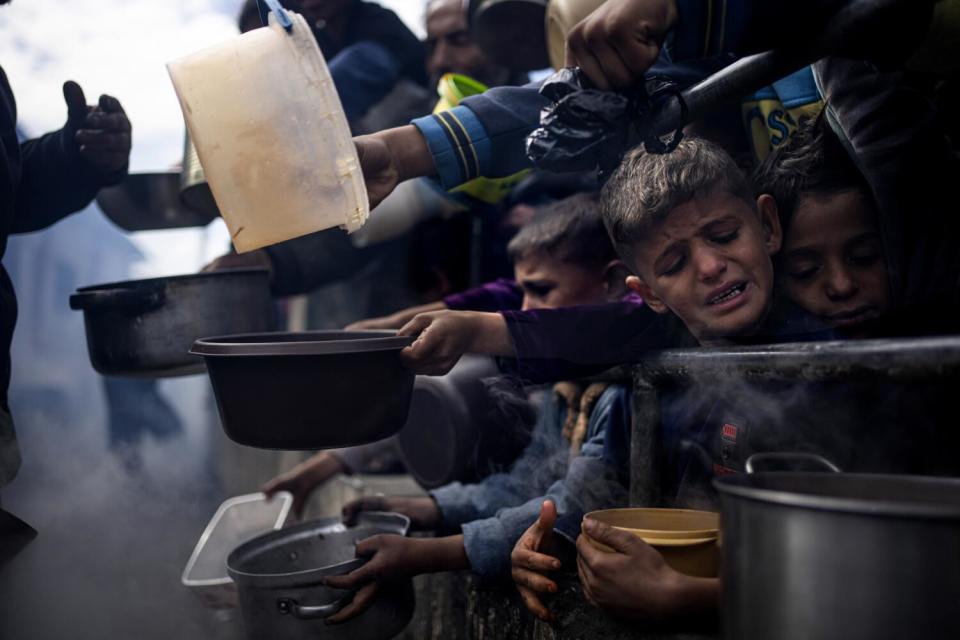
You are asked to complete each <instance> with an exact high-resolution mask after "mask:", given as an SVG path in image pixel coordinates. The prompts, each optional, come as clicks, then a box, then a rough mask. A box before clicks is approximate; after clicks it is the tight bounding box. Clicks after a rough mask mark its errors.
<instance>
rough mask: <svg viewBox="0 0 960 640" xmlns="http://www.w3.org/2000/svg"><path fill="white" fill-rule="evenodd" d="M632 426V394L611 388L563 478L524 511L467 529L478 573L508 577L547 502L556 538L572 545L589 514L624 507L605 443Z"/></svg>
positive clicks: (623, 491)
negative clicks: (516, 551) (516, 549)
mask: <svg viewBox="0 0 960 640" xmlns="http://www.w3.org/2000/svg"><path fill="white" fill-rule="evenodd" d="M629 421H630V394H629V390H628V389H627V387H625V386H622V385H616V386H611V387H610V388H608V389H607V390H606V391H605V392H604V393H603V395H602V396H601V397H600V399H599V400H598V401H597V405H596V407H595V408H594V411H593V414H592V415H591V416H590V424H589V427H588V437H587V440H586V441H585V442H584V444H583V447H582V448H581V450H580V454H579V455H578V456H577V457H575V458H574V459H573V460H571V461H570V464H569V466H568V467H567V473H566V475H565V476H564V477H563V478H560V479H559V480H557V481H556V482H554V483H553V484H552V485H551V486H550V487H549V488H548V489H547V491H546V492H545V493H543V494H541V495H538V496H537V497H535V498H532V499H530V500H528V501H527V502H525V503H523V504H521V505H519V506H516V507H508V508H504V509H500V510H499V511H498V512H497V513H496V515H495V516H494V517H492V518H486V519H484V520H479V521H475V522H469V523H466V524H464V525H463V539H464V549H465V551H466V554H467V558H468V559H469V561H470V567H471V568H472V569H473V571H474V572H475V573H477V574H478V575H481V576H484V577H494V576H499V575H506V574H508V573H509V571H510V552H511V551H512V550H513V545H514V544H515V543H516V541H517V540H518V539H519V538H520V536H521V535H523V532H524V531H526V530H527V529H528V528H529V527H530V525H532V524H533V523H534V522H535V521H536V519H537V517H538V516H539V514H540V505H541V504H543V501H544V500H547V499H549V500H552V501H553V502H554V504H556V506H557V516H558V519H557V525H556V526H555V528H554V532H555V533H556V534H558V535H560V536H562V537H563V538H565V539H566V540H567V541H569V542H574V541H575V540H576V538H577V535H579V533H580V521H581V520H582V519H583V515H584V514H585V513H587V512H589V511H594V510H596V509H609V508H613V507H621V506H625V505H626V504H627V495H628V488H627V486H626V484H624V483H622V482H621V481H620V478H621V477H623V476H625V474H624V473H623V472H622V471H623V470H620V469H617V468H615V467H614V464H613V462H614V461H612V460H610V459H608V458H607V457H606V455H605V452H606V446H605V441H606V435H607V433H608V431H610V430H611V429H612V430H618V431H619V430H622V429H623V425H624V424H629ZM627 458H628V457H627V456H624V457H622V460H624V461H625V460H626V459H627Z"/></svg>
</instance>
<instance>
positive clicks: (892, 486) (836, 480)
mask: <svg viewBox="0 0 960 640" xmlns="http://www.w3.org/2000/svg"><path fill="white" fill-rule="evenodd" d="M713 485H714V486H715V487H716V488H717V490H718V491H719V492H720V493H721V494H725V495H727V496H734V497H737V498H744V499H747V500H755V501H759V502H765V503H769V504H777V505H783V506H789V507H799V508H806V509H820V510H827V511H840V512H848V513H860V514H865V515H872V516H887V517H908V518H932V519H948V520H960V478H938V477H931V476H907V475H883V474H859V473H816V472H814V473H798V472H785V471H769V472H762V473H754V474H750V475H746V474H741V475H733V476H724V477H722V478H715V479H714V481H713Z"/></svg>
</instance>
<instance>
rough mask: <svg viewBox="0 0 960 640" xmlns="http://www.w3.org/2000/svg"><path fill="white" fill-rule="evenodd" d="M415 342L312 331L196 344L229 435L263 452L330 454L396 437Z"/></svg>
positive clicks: (406, 403)
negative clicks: (407, 360)
mask: <svg viewBox="0 0 960 640" xmlns="http://www.w3.org/2000/svg"><path fill="white" fill-rule="evenodd" d="M412 342H413V338H412V337H397V336H396V335H395V334H394V333H393V332H391V331H312V332H303V333H259V334H246V335H234V336H219V337H212V338H203V339H200V340H197V341H196V342H195V343H194V345H193V349H192V350H191V351H190V353H193V354H195V355H201V356H203V357H204V359H205V360H206V364H207V371H208V373H209V375H210V381H211V383H212V384H213V392H214V395H215V396H216V399H217V406H218V408H219V410H220V421H221V425H222V426H223V430H224V431H225V432H226V434H227V436H229V437H230V439H231V440H234V441H235V442H238V443H240V444H244V445H247V446H251V447H258V448H261V449H303V450H312V449H328V448H333V447H347V446H352V445H358V444H366V443H368V442H374V441H376V440H381V439H383V438H387V437H390V436H392V435H393V434H395V433H396V432H397V431H399V430H400V428H401V427H402V426H403V424H404V422H405V421H406V419H407V412H408V411H409V408H410V396H411V393H412V391H413V379H414V375H413V372H412V371H410V370H409V369H406V368H404V367H403V366H402V365H401V363H400V357H399V354H400V350H401V349H403V348H404V347H406V346H409V345H410V344H412Z"/></svg>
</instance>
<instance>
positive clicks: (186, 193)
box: [180, 132, 220, 220]
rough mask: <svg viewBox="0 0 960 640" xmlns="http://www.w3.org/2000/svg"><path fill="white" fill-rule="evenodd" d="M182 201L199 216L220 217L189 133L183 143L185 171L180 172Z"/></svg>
mask: <svg viewBox="0 0 960 640" xmlns="http://www.w3.org/2000/svg"><path fill="white" fill-rule="evenodd" d="M180 201H181V202H182V203H183V204H184V205H185V206H186V207H187V208H188V209H190V210H192V211H193V212H195V213H196V214H197V215H202V216H204V217H207V218H209V219H211V220H213V219H214V218H216V217H217V216H219V215H220V209H219V208H218V207H217V202H216V200H214V199H213V192H212V191H211V190H210V185H209V183H207V175H206V174H205V173H204V172H203V166H202V165H201V164H200V156H198V155H197V148H196V147H195V146H194V144H193V141H192V140H191V139H190V134H189V132H188V133H187V134H186V136H185V138H184V141H183V170H182V171H181V172H180Z"/></svg>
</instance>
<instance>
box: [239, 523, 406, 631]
mask: <svg viewBox="0 0 960 640" xmlns="http://www.w3.org/2000/svg"><path fill="white" fill-rule="evenodd" d="M409 526H410V521H409V520H408V519H407V518H406V517H405V516H402V515H399V514H396V513H377V512H368V513H362V514H360V516H359V518H358V521H357V525H356V526H355V527H350V528H348V527H345V526H344V525H343V524H342V523H341V522H340V521H339V519H337V518H325V519H322V520H314V521H312V522H305V523H303V524H300V525H296V526H293V527H288V528H286V529H281V530H280V531H274V532H272V533H268V534H265V535H262V536H260V537H257V538H254V539H253V540H250V541H249V542H246V543H244V544H242V545H240V546H239V547H237V548H236V549H234V550H233V552H231V553H230V555H229V556H228V557H227V571H228V572H229V574H230V577H231V578H233V581H234V582H235V583H236V585H237V594H238V597H239V601H240V609H241V613H242V616H243V624H244V627H245V628H246V632H247V638H248V639H249V640H300V639H301V638H303V639H307V638H310V639H316V638H322V639H324V640H340V639H343V640H380V639H386V638H392V637H394V636H395V635H397V634H398V633H400V632H401V631H402V630H403V629H404V627H406V626H407V624H408V623H409V622H410V618H411V616H412V615H413V609H414V595H413V583H412V581H411V580H410V579H409V578H407V579H406V580H400V581H397V582H391V583H389V584H386V585H383V587H382V588H381V590H380V592H379V593H378V595H377V599H376V600H375V601H374V602H373V604H372V605H371V606H370V608H369V609H367V610H366V611H364V612H363V613H362V614H360V615H359V616H357V617H356V618H353V619H351V620H350V621H348V622H346V623H344V624H341V625H335V626H333V625H327V624H326V622H325V621H326V619H327V618H329V617H330V616H332V615H333V614H334V613H336V612H337V611H339V610H340V609H342V608H343V607H344V606H345V605H346V604H347V603H349V602H350V600H351V599H352V598H353V595H354V594H353V592H351V591H345V590H342V589H333V588H330V587H326V586H324V585H322V584H320V583H319V582H320V580H321V579H323V578H324V577H326V576H336V575H342V574H346V573H350V572H351V571H353V570H354V569H356V568H358V567H360V566H362V565H363V564H364V563H365V562H366V559H364V558H357V557H356V554H355V552H354V547H355V546H356V543H357V542H358V541H360V540H363V539H364V538H368V537H370V536H373V535H377V534H381V533H390V534H396V535H406V533H407V529H408V528H409Z"/></svg>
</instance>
